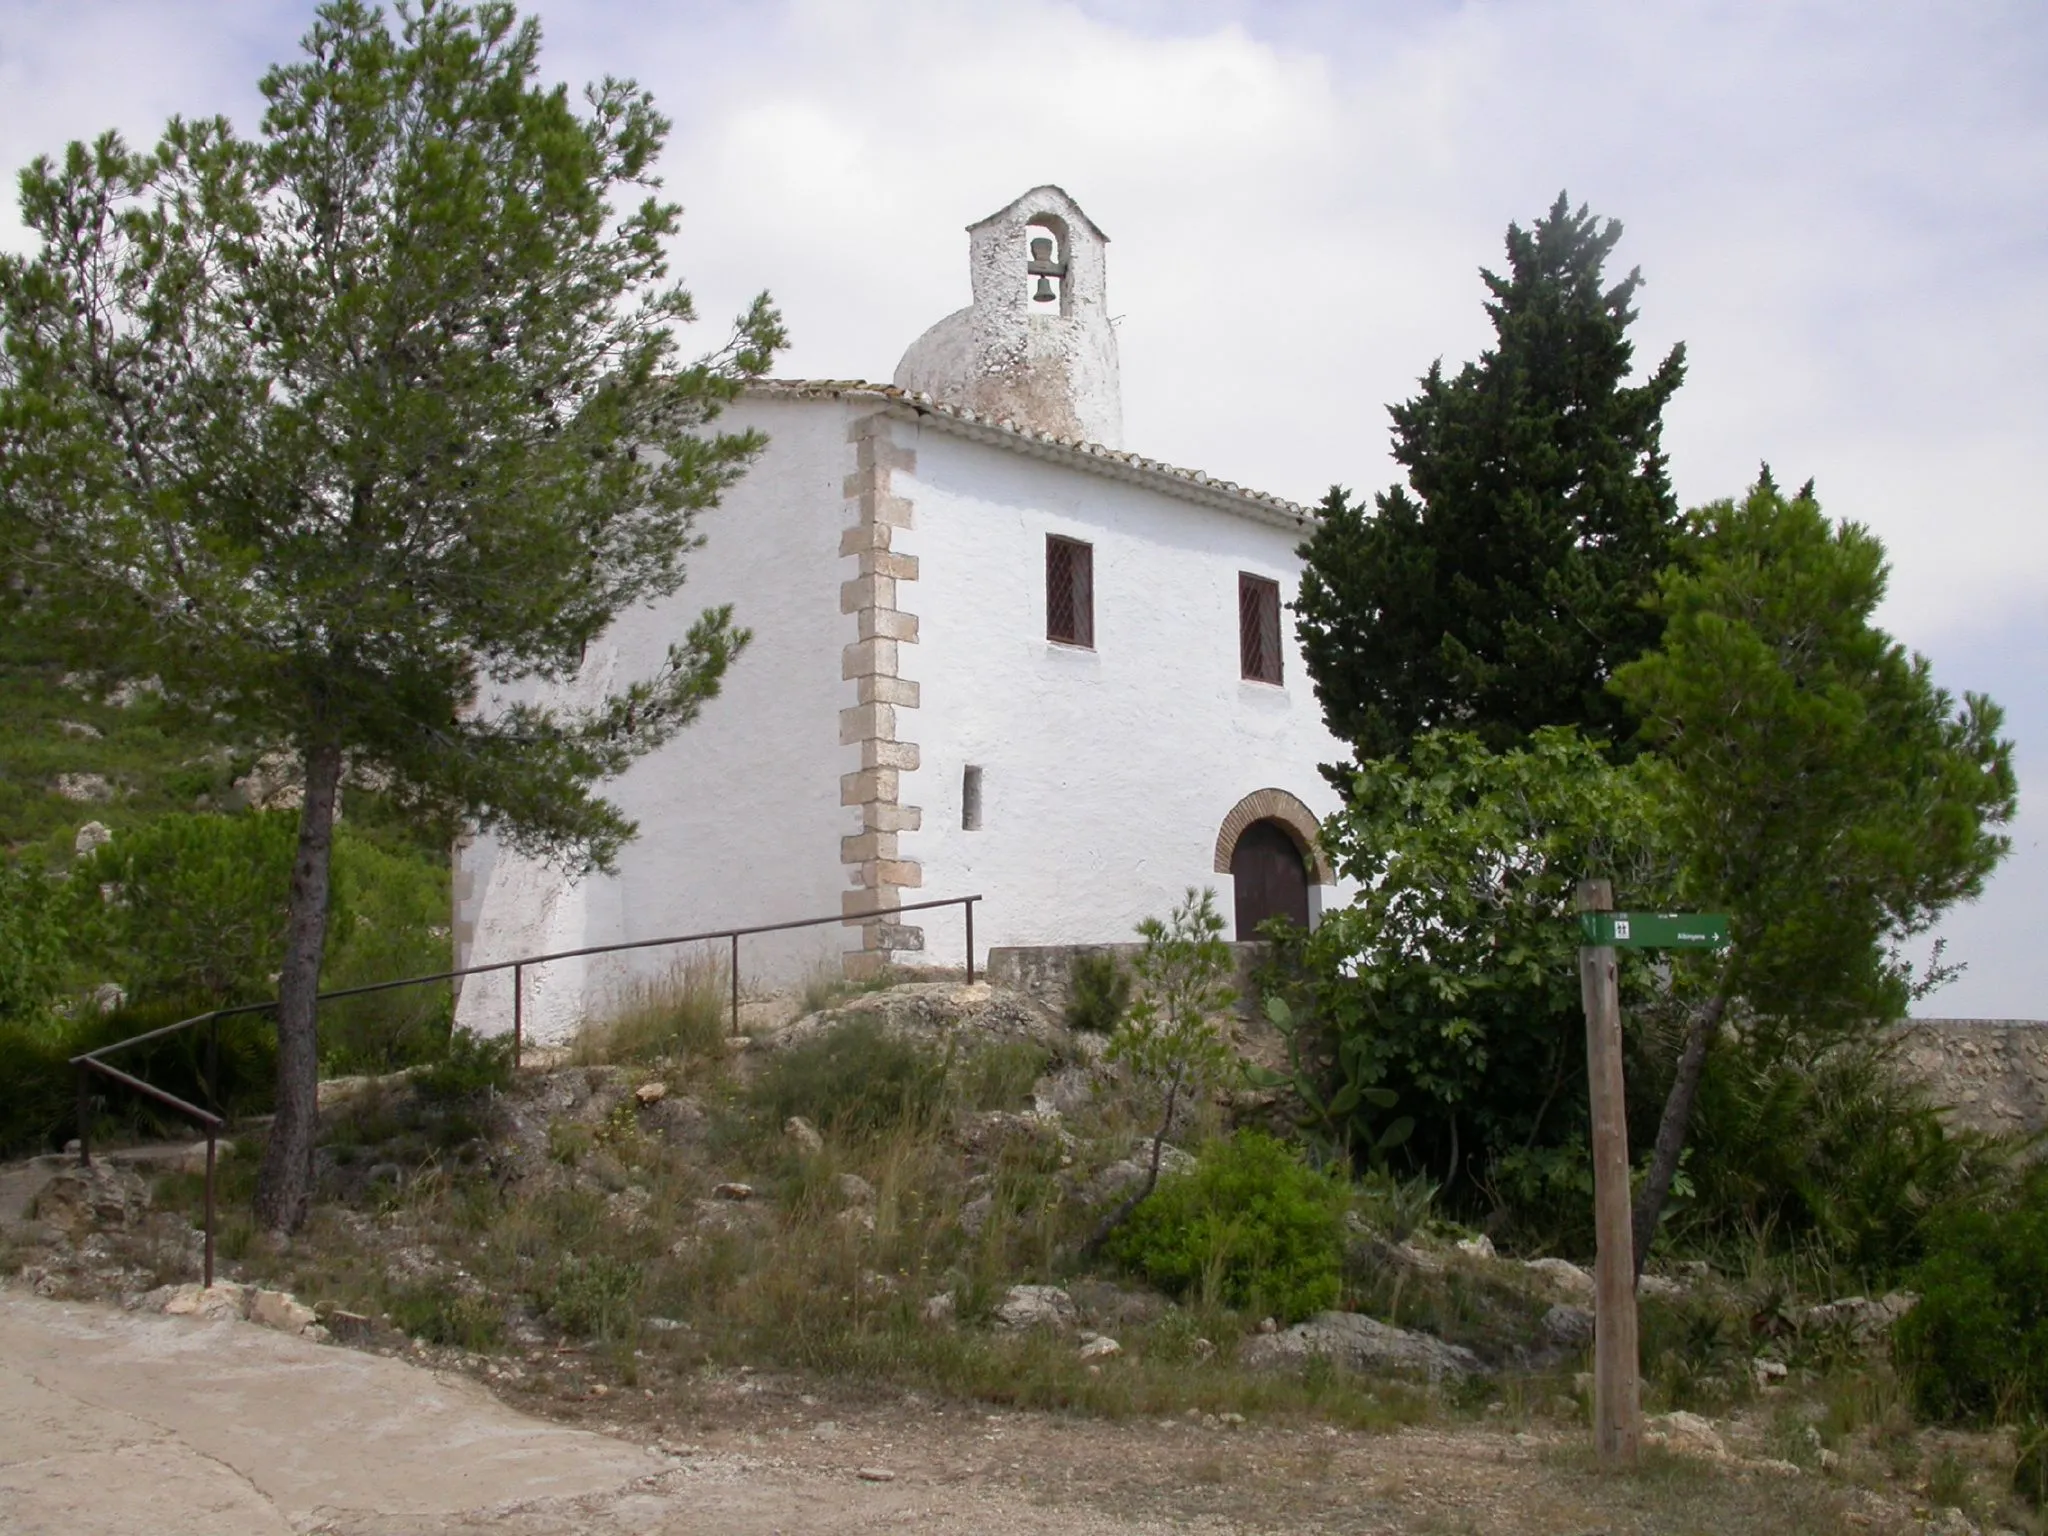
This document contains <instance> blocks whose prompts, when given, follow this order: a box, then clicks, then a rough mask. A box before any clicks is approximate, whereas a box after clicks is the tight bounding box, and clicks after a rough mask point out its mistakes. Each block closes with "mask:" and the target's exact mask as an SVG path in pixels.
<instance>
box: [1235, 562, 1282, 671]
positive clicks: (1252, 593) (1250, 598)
mask: <svg viewBox="0 0 2048 1536" xmlns="http://www.w3.org/2000/svg"><path fill="white" fill-rule="evenodd" d="M1237 660H1238V670H1239V672H1240V674H1241V675H1242V676H1243V677H1244V678H1245V680H1246V681H1247V682H1253V683H1278V682H1279V681H1280V583H1279V582H1277V581H1270V580H1268V579H1267V578H1266V577H1264V576H1253V575H1251V574H1249V573H1248V572H1239V573H1238V578H1237Z"/></svg>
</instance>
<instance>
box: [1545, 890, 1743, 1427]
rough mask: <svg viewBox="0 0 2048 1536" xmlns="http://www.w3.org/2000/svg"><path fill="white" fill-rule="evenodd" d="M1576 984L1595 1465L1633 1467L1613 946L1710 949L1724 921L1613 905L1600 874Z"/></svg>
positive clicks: (1586, 904)
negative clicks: (1583, 1083)
mask: <svg viewBox="0 0 2048 1536" xmlns="http://www.w3.org/2000/svg"><path fill="white" fill-rule="evenodd" d="M1578 904H1579V914H1578V918H1579V991H1580V995H1581V996H1582V997H1583V998H1584V1000H1585V1005H1586V1077H1587V1086H1588V1088H1589V1089H1590V1091H1591V1096H1592V1110H1593V1227H1594V1231H1595V1233H1596V1234H1597V1238H1598V1244H1599V1248H1598V1257H1597V1259H1596V1260H1595V1262H1594V1271H1593V1283H1594V1304H1593V1445H1594V1448H1595V1450H1597V1451H1598V1452H1599V1456H1600V1461H1601V1464H1602V1465H1604V1466H1632V1465H1634V1463H1635V1460H1636V1455H1637V1453H1638V1451H1639V1450H1640V1449H1641V1446H1642V1435H1643V1405H1642V1381H1641V1366H1640V1361H1639V1359H1638V1347H1637V1342H1636V1278H1635V1234H1634V1232H1633V1231H1632V1230H1631V1228H1630V1225H1629V1209H1628V1117H1627V1114H1626V1110H1625V1085H1624V1083H1623V1082H1622V1074H1621V990H1620V986H1619V983H1618V982H1617V980H1616V971H1615V955H1614V952H1615V951H1616V950H1617V949H1719V948H1721V947H1722V946H1724V945H1725V944H1727V942H1728V919H1727V918H1726V917H1724V916H1720V915H1719V914H1715V913H1701V912H1616V911H1615V910H1613V908H1614V888H1613V887H1612V886H1611V885H1609V884H1608V882H1607V881H1605V880H1586V881H1582V882H1581V883H1580V885H1579V903H1578Z"/></svg>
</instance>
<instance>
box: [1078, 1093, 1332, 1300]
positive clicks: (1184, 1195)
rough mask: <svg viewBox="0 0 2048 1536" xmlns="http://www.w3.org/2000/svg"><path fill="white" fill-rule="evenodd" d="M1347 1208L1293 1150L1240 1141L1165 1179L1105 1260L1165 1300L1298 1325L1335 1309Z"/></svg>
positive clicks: (1255, 1135) (1246, 1135)
mask: <svg viewBox="0 0 2048 1536" xmlns="http://www.w3.org/2000/svg"><path fill="white" fill-rule="evenodd" d="M1348 1201H1349V1192H1348V1191H1347V1190H1346V1188H1345V1186H1344V1184H1343V1183H1342V1182H1341V1181H1340V1180H1339V1179H1337V1178H1336V1177H1334V1176H1332V1175H1330V1174H1327V1173H1319V1172H1317V1171H1316V1170H1315V1169H1312V1168H1310V1167H1309V1166H1308V1165H1307V1164H1306V1163H1304V1162H1303V1161H1302V1160H1301V1158H1300V1156H1299V1155H1298V1154H1297V1153H1296V1152H1295V1151H1294V1149H1293V1148H1291V1147H1289V1146H1287V1145H1286V1144H1284V1143H1282V1142H1279V1141H1276V1140H1275V1139H1274V1138H1272V1137H1270V1136H1267V1135H1264V1134H1262V1133H1260V1132H1257V1131H1240V1132H1238V1133H1237V1134H1236V1135H1235V1136H1232V1137H1231V1138H1229V1139H1228V1140H1225V1141H1216V1142H1212V1143H1210V1144H1209V1145H1208V1146H1207V1147H1205V1148H1204V1149H1203V1150H1202V1153H1201V1156H1200V1157H1199V1158H1198V1159H1197V1160H1196V1163H1195V1166H1194V1167H1193V1168H1192V1169H1189V1170H1188V1171H1187V1172H1185V1173H1180V1174H1174V1175H1169V1176H1167V1177H1165V1178H1162V1179H1161V1180H1160V1181H1159V1187H1158V1188H1157V1189H1156V1190H1155V1191H1153V1194H1152V1198H1151V1199H1149V1200H1147V1201H1145V1202H1144V1203H1143V1204H1142V1205H1140V1206H1139V1207H1138V1208H1137V1209H1136V1210H1135V1211H1133V1212H1132V1213H1131V1215H1130V1217H1129V1218H1128V1219H1127V1220H1126V1221H1125V1223H1124V1225H1123V1226H1122V1227H1121V1228H1119V1229H1118V1230H1117V1232H1116V1233H1115V1234H1114V1235H1113V1236H1112V1237H1111V1239H1110V1241H1109V1246H1108V1251H1109V1253H1110V1256H1111V1257H1112V1258H1114V1259H1116V1260H1117V1261H1118V1262H1119V1263H1121V1264H1123V1265H1124V1266H1126V1267H1127V1268H1129V1269H1131V1270H1132V1271H1134V1272H1135V1273H1137V1274H1140V1275H1142V1276H1144V1277H1145V1278H1146V1279H1147V1280H1149V1281H1150V1282H1151V1283H1152V1284H1154V1285H1157V1286H1159V1287H1160V1288H1161V1289H1163V1290H1166V1291H1170V1292H1173V1293H1174V1294H1177V1295H1186V1294H1189V1293H1195V1294H1197V1295H1200V1296H1201V1297H1202V1299H1203V1300H1205V1301H1210V1302H1222V1303H1224V1304H1226V1305H1229V1306H1234V1307H1247V1308H1251V1309H1253V1310H1259V1311H1267V1312H1271V1313H1273V1314H1274V1315H1275V1316H1277V1317H1280V1318H1283V1319H1285V1320H1287V1321H1289V1322H1293V1321H1296V1320H1298V1319H1300V1318H1303V1317H1306V1316H1308V1315H1309V1314H1310V1313H1312V1312H1317V1311H1321V1310H1322V1309H1324V1308H1327V1307H1330V1306H1333V1305H1335V1303H1336V1300H1337V1294H1338V1288H1339V1283H1340V1277H1341V1272H1342V1268H1343V1257H1344V1209H1345V1206H1346V1205H1347V1203H1348Z"/></svg>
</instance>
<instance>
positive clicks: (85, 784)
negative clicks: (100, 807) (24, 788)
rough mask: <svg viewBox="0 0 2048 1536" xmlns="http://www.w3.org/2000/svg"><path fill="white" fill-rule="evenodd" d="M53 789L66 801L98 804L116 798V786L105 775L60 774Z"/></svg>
mask: <svg viewBox="0 0 2048 1536" xmlns="http://www.w3.org/2000/svg"><path fill="white" fill-rule="evenodd" d="M51 787H52V788H53V789H54V790H55V791H56V792H57V793H58V794H59V795H61V796H62V797H63V798H64V799H66V800H77V801H79V802H81V803H87V804H92V803H98V802H101V801H106V800H111V799H113V798H114V786H113V785H112V784H111V783H109V782H108V780H107V776H106V775H105V774H103V773H60V774H58V775H57V777H56V780H55V781H54V783H53V784H52V785H51Z"/></svg>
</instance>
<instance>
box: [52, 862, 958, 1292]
mask: <svg viewBox="0 0 2048 1536" xmlns="http://www.w3.org/2000/svg"><path fill="white" fill-rule="evenodd" d="M981 899H982V897H981V896H980V895H979V894H976V895H973V896H948V897H945V898H943V899H942V900H938V901H913V902H907V903H905V904H904V905H903V906H900V907H889V908H887V909H885V910H883V911H879V912H865V913H862V914H860V915H859V916H858V917H848V916H847V915H846V914H845V913H843V912H841V913H835V914H833V915H832V916H830V917H804V918H798V919H797V920H796V921H794V922H788V923H756V924H754V925H752V926H751V927H746V928H717V929H713V930H711V931H709V932H706V933H679V934H674V935H671V936H670V937H668V938H662V939H632V940H629V941H627V942H625V943H622V944H588V945H585V946H583V947H582V948H580V949H558V950H554V951H551V952H550V953H547V954H543V955H522V956H520V957H519V958H518V959H516V960H494V961H492V962H491V963H490V964H488V965H465V966H459V967H457V968H456V969H454V970H451V971H435V972H433V973H432V974H430V975H425V976H403V977H400V978H399V979H397V980H396V981H373V982H370V983H368V984H366V985H364V986H360V987H340V988H337V989H336V990H334V991H332V992H321V993H317V994H315V996H314V998H313V1002H314V1005H315V1006H316V1007H317V1006H318V1005H319V1004H321V1003H325V1002H332V1001H333V1000H335V999H336V998H343V997H361V996H363V995H364V994H366V993H370V992H389V991H391V990H393V989H394V988H397V987H418V986H424V985H426V984H427V983H428V982H434V981H455V980H458V979H459V978H461V977H464V976H483V975H488V974H490V973H491V972H494V971H510V972H511V973H512V1065H513V1066H515V1067H516V1066H518V1065H519V1061H520V1054H521V1051H522V1049H523V1045H524V1023H525V1020H524V1015H525V1005H524V995H525V991H526V985H525V983H526V968H527V967H528V966H529V965H546V964H547V963H548V962H549V961H551V960H574V959H578V958H580V957H581V956H584V955H610V954H617V953H619V952H620V951H622V950H628V949H657V948H660V947H662V946H664V945H669V944H703V943H708V942H710V941H711V940H713V939H730V940H731V941H732V964H731V972H732V1023H733V1032H734V1033H735V1034H737V1033H738V1032H739V1022H740V940H741V939H743V938H747V937H749V936H751V935H753V934H757V933H785V932H788V931H789V930H791V929H795V928H822V927H824V926H825V925H827V924H828V923H844V924H864V923H872V922H886V921H888V920H890V919H892V918H894V917H896V916H897V915H898V914H899V913H903V912H928V911H931V910H933V909H934V908H937V907H959V908H961V909H962V915H963V916H964V917H965V919H966V928H967V980H968V984H969V985H972V984H973V982H974V904H975V903H976V902H977V901H980V900H981ZM276 1007H277V1001H276V999H274V998H273V999H271V1000H269V1001H267V1002H261V1003H237V1004H235V1005H234V1006H232V1007H228V1008H215V1009H212V1010H210V1011H208V1012H206V1013H197V1014H194V1015H193V1016H192V1017H191V1018H189V1019H179V1020H178V1021H177V1022H176V1023H173V1024H165V1025H163V1026H161V1027H160V1028H157V1029H152V1030H148V1031H146V1032H144V1033H142V1034H139V1035H130V1036H129V1037H128V1038H127V1039H126V1040H116V1041H114V1042H113V1043H112V1044H111V1045H102V1046H99V1047H97V1048H96V1049H94V1050H90V1051H84V1052H81V1053H80V1054H79V1055H76V1056H73V1057H72V1058H71V1061H70V1064H71V1066H72V1067H74V1068H75V1069H76V1070H77V1072H78V1162H79V1166H80V1167H84V1168H90V1167H91V1166H92V1141H91V1133H92V1093H91V1081H92V1074H93V1073H98V1074H99V1075H100V1076H102V1077H105V1078H108V1079H109V1080H111V1081H113V1082H116V1083H119V1084H121V1085H122V1086H123V1087H124V1088H128V1089H130V1090H132V1091H134V1092H136V1093H139V1094H141V1095H142V1096H143V1097H145V1098H148V1099H153V1100H155V1101H156V1102H157V1103H159V1104H162V1105H163V1106H164V1107H165V1108H167V1109H172V1110H176V1111H177V1112H178V1113H180V1114H182V1115H186V1116H188V1117H190V1118H191V1119H192V1120H194V1121H196V1122H197V1123H198V1124H199V1125H200V1126H201V1127H202V1128H203V1129H204V1130H205V1131H206V1283H207V1284H208V1285H212V1284H213V1206H214V1201H213V1186H214V1149H215V1143H216V1141H217V1139H218V1137H219V1135H220V1132H221V1131H222V1130H223V1129H224V1128H225V1127H226V1125H227V1121H226V1119H225V1118H223V1117H222V1116H220V1115H217V1114H215V1113H213V1112H212V1111H211V1110H205V1109H201V1108H200V1107H199V1106H198V1105H196V1104H188V1103H186V1102H185V1101H184V1100H183V1099H181V1098H179V1097H177V1095H175V1094H171V1093H166V1092H164V1090H163V1089H161V1088H156V1087H152V1086H151V1085H150V1084H148V1083H145V1082H143V1081H142V1079H140V1078H138V1077H132V1076H130V1075H129V1074H128V1073H126V1072H123V1071H121V1070H120V1069H119V1068H118V1067H111V1066H109V1065H107V1063H106V1062H104V1061H102V1060H101V1059H100V1058H101V1057H103V1056H107V1055H110V1054H112V1053H113V1052H115V1051H121V1050H126V1049H127V1048H128V1047H129V1046H131V1045H141V1044H143V1043H144V1042H145V1041H149V1040H157V1039H161V1038H162V1037H163V1036H165V1035H172V1034H176V1033H177V1032H178V1031H179V1030H181V1029H191V1028H193V1027H194V1026H195V1025H199V1024H205V1025H207V1026H208V1027H209V1031H210V1033H209V1038H208V1040H207V1051H206V1056H207V1065H206V1091H207V1094H208V1096H209V1097H211V1098H212V1100H213V1102H214V1103H215V1104H219V1103H220V1021H221V1020H222V1019H226V1018H232V1017H234V1016H235V1015H237V1014H243V1013H268V1012H270V1011H271V1010H273V1009H275V1008H276Z"/></svg>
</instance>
